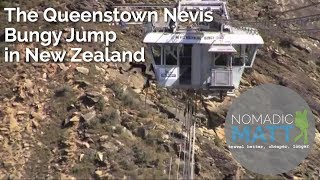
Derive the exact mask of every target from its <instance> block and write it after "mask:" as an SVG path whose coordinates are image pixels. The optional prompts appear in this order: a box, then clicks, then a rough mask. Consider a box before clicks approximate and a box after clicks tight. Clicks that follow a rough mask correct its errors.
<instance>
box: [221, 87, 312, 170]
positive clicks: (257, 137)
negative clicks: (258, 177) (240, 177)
mask: <svg viewBox="0 0 320 180" xmlns="http://www.w3.org/2000/svg"><path fill="white" fill-rule="evenodd" d="M225 131H226V140H227V144H228V147H229V149H230V151H231V153H232V155H233V156H234V157H235V159H237V160H238V161H239V163H240V164H241V165H242V166H244V167H245V168H247V169H248V170H250V171H253V172H256V173H259V174H264V175H276V174H280V173H284V172H287V171H289V170H291V169H294V168H295V167H297V166H298V165H299V164H300V163H301V162H302V161H303V160H304V159H305V158H306V157H307V155H308V154H309V151H310V149H311V146H312V143H313V141H314V137H315V122H314V117H313V114H312V112H311V110H310V108H309V106H308V104H307V103H306V102H305V101H304V100H303V99H302V98H301V97H300V96H299V95H298V94H297V93H296V92H294V91H292V90H291V89H289V88H286V87H283V86H279V85H272V84H266V85H262V86H258V87H255V88H253V89H251V90H249V91H247V92H245V93H243V94H242V95H241V96H240V97H238V98H237V99H236V100H235V101H234V103H233V104H232V105H231V107H230V109H229V111H228V114H227V117H226V127H225Z"/></svg>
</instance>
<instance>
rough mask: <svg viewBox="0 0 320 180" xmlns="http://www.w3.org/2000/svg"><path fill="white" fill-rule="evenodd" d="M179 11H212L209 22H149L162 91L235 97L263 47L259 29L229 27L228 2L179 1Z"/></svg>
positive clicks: (148, 37)
mask: <svg viewBox="0 0 320 180" xmlns="http://www.w3.org/2000/svg"><path fill="white" fill-rule="evenodd" d="M175 8H177V11H178V12H179V11H187V12H193V13H194V12H197V11H212V12H213V14H214V20H213V21H212V22H209V23H203V22H191V23H190V22H189V23H188V22H187V23H181V22H179V21H173V20H171V21H170V22H168V23H163V22H161V21H158V22H157V23H152V22H150V23H147V24H146V25H145V29H146V31H147V33H146V35H145V37H144V40H143V42H144V43H146V44H147V46H148V49H149V52H150V54H152V57H153V58H152V65H153V68H154V70H155V75H156V79H157V82H158V84H159V85H160V86H163V87H170V88H183V89H193V90H198V89H201V90H210V91H218V92H232V91H233V90H235V89H237V88H239V84H240V80H241V78H242V75H243V73H244V70H245V69H246V68H252V65H253V63H254V61H255V58H256V54H257V50H258V47H259V46H261V45H263V44H264V41H263V39H262V37H261V36H260V35H259V34H258V33H252V32H253V31H255V32H256V30H255V29H252V28H251V29H249V30H248V29H238V28H233V27H232V26H230V25H228V24H226V22H227V21H228V19H229V15H228V12H227V6H226V2H224V1H219V0H213V1H208V0H181V1H179V2H177V4H176V6H175Z"/></svg>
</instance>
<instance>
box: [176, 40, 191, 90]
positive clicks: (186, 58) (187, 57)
mask: <svg viewBox="0 0 320 180" xmlns="http://www.w3.org/2000/svg"><path fill="white" fill-rule="evenodd" d="M179 57H180V62H179V67H180V78H179V83H180V85H191V73H192V45H188V44H185V45H183V46H182V47H181V49H180V51H179Z"/></svg>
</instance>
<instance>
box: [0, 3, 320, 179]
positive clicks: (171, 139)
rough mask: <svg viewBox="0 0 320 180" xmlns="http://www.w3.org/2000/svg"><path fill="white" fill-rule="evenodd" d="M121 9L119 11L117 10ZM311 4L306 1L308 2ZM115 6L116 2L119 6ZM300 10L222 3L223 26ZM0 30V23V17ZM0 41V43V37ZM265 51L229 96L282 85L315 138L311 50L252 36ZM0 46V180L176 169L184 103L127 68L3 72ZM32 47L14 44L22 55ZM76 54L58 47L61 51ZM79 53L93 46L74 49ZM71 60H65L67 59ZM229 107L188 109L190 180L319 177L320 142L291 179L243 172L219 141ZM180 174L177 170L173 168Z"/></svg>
mask: <svg viewBox="0 0 320 180" xmlns="http://www.w3.org/2000/svg"><path fill="white" fill-rule="evenodd" d="M120 2H121V1H120ZM310 2H311V1H310ZM107 3H110V2H107V1H106V2H103V1H96V0H74V1H62V0H55V1H53V0H49V1H48V0H46V1H43V0H31V1H18V0H17V1H6V0H1V1H0V7H1V8H3V7H9V6H11V7H14V6H20V7H22V8H25V9H31V8H33V9H38V10H41V9H44V8H46V7H56V8H57V9H61V10H83V9H85V10H98V9H99V10H103V9H105V8H106V4H107ZM118 3H119V2H118ZM308 3H309V1H301V4H298V3H296V1H293V0H287V1H276V0H270V1H262V0H258V1H254V2H253V1H251V0H243V1H241V3H239V2H238V1H230V9H231V14H232V17H234V18H237V19H239V20H248V19H250V20H258V19H262V20H263V19H264V20H275V19H276V18H290V17H298V16H302V15H303V16H305V15H310V13H315V12H314V11H312V12H310V10H303V11H299V12H297V14H295V13H294V12H292V13H291V14H286V15H278V16H276V15H275V14H276V12H279V11H283V10H287V9H290V8H293V7H299V6H300V5H306V4H308ZM0 18H1V22H6V21H5V20H3V18H5V15H4V13H3V11H1V16H0ZM0 26H1V29H4V27H10V26H14V27H17V28H18V29H21V30H23V29H39V27H40V28H46V29H64V30H65V33H68V28H70V27H74V28H84V29H97V30H100V29H103V30H111V29H112V30H115V31H117V32H118V36H119V37H118V41H117V42H116V44H114V45H112V47H111V48H112V49H117V50H132V51H134V50H138V48H140V47H141V46H143V44H142V42H141V39H142V28H141V27H139V26H137V27H130V28H129V29H128V30H126V31H124V32H120V29H119V27H117V26H110V25H108V24H89V23H87V24H64V25H61V24H46V23H44V22H39V24H22V25H21V24H19V25H18V24H8V23H2V24H1V25H0ZM1 33H2V32H0V36H3V34H1ZM261 34H263V37H264V40H265V41H266V44H265V46H264V47H263V48H262V49H261V50H260V51H259V53H258V56H257V60H256V63H255V65H254V68H253V70H252V71H248V72H247V73H246V75H245V78H244V79H243V81H242V83H241V88H240V90H239V92H238V93H237V95H239V94H240V93H241V92H243V91H244V90H246V89H248V88H251V87H253V86H256V85H259V84H263V83H276V84H281V85H284V86H287V87H290V88H291V89H293V90H295V91H296V92H298V93H299V94H300V95H301V96H302V97H303V98H304V99H305V100H306V101H307V102H308V103H309V105H310V107H311V108H312V110H313V113H314V114H315V117H316V119H317V129H318V131H319V130H320V41H319V40H316V38H314V36H312V37H311V38H310V37H309V36H310V35H308V36H306V35H303V34H301V33H300V34H299V33H294V32H283V31H276V32H272V31H268V30H263V31H261ZM0 39H1V41H3V39H2V38H0ZM5 46H7V44H5V43H4V42H1V43H0V52H1V59H0V66H1V68H0V84H1V86H0V122H1V123H0V142H1V143H0V144H1V146H0V179H22V178H23V179H24V178H41V179H44V178H48V179H57V178H61V179H74V178H77V179H84V178H86V179H90V178H97V179H155V178H156V179H167V178H168V172H169V169H170V168H169V167H170V159H172V168H171V169H172V170H171V175H172V176H171V177H176V176H177V175H178V176H180V177H181V172H180V173H177V169H178V167H181V166H182V164H181V162H182V161H181V159H180V158H179V157H181V154H179V148H180V145H181V141H182V139H183V138H184V137H185V136H186V135H185V133H184V132H183V130H182V127H181V123H182V121H183V118H181V113H182V112H183V110H184V108H185V103H184V102H185V101H186V100H187V99H188V95H187V94H186V93H185V92H183V91H179V90H167V89H162V88H159V87H157V86H156V85H155V84H152V86H151V87H150V88H149V90H148V92H146V91H142V88H143V85H144V81H145V77H144V76H143V75H142V74H141V70H140V69H134V70H132V71H130V72H126V71H124V70H123V69H128V68H129V65H128V64H93V63H91V64H75V63H73V64H71V63H65V64H41V63H33V64H26V63H19V64H8V63H4V60H3V57H4V54H3V51H4V47H5ZM37 46H38V45H37V44H36V43H33V44H17V45H15V46H14V47H12V48H15V49H17V50H20V51H23V49H25V48H26V47H37ZM78 46H79V44H66V43H62V44H61V46H59V47H57V48H59V49H65V50H70V48H71V47H78ZM80 46H81V47H82V48H84V49H85V50H97V49H102V47H103V45H102V44H98V43H95V44H82V45H80ZM70 55H71V54H69V56H70ZM235 98H236V97H227V98H225V99H224V101H223V102H219V101H214V100H210V101H209V100H208V101H206V102H204V107H203V106H201V103H200V101H199V99H196V100H195V102H196V104H199V106H198V113H197V115H196V116H195V117H194V119H195V121H197V122H198V127H197V130H196V137H197V138H196V153H195V161H196V166H195V174H196V178H197V179H213V178H214V179H242V178H245V179H247V178H262V179H265V178H276V179H278V178H283V179H287V178H289V179H292V178H310V179H317V178H319V176H320V169H319V167H320V134H319V132H317V135H316V143H315V144H314V147H313V150H312V153H311V154H310V155H309V157H308V158H307V159H306V160H305V161H304V162H303V163H302V164H301V165H300V166H299V167H297V168H296V169H294V170H292V171H291V172H289V173H285V174H281V175H278V176H277V177H268V176H260V175H257V174H254V173H252V172H250V171H248V170H246V169H244V168H242V167H241V166H240V165H239V164H238V163H237V162H236V161H235V160H234V159H233V158H232V156H231V154H230V152H229V150H228V149H227V147H226V144H225V140H224V130H223V124H224V118H225V115H226V111H227V109H228V106H229V105H230V104H231V103H232V101H233V100H234V99H235ZM180 170H181V168H180Z"/></svg>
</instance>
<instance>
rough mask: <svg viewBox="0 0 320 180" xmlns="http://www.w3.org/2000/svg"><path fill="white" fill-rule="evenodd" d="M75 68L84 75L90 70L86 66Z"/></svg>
mask: <svg viewBox="0 0 320 180" xmlns="http://www.w3.org/2000/svg"><path fill="white" fill-rule="evenodd" d="M76 70H77V71H78V72H79V73H81V74H84V75H88V74H89V72H90V70H89V69H88V68H85V67H76Z"/></svg>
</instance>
